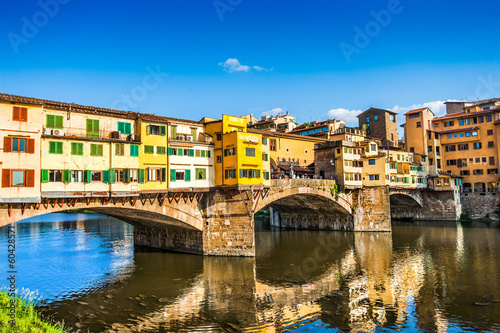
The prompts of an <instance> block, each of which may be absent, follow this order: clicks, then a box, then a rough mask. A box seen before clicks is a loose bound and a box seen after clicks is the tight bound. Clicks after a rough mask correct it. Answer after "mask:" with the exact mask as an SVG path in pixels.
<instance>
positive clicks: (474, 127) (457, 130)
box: [435, 126, 479, 134]
mask: <svg viewBox="0 0 500 333" xmlns="http://www.w3.org/2000/svg"><path fill="white" fill-rule="evenodd" d="M478 129H479V126H473V127H464V128H455V129H451V130H447V131H440V132H439V131H435V132H436V133H439V134H447V133H456V132H465V131H473V130H478Z"/></svg>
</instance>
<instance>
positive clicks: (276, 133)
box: [247, 128, 326, 142]
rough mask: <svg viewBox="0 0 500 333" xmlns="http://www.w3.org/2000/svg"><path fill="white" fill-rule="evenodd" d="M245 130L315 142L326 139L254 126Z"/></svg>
mask: <svg viewBox="0 0 500 333" xmlns="http://www.w3.org/2000/svg"><path fill="white" fill-rule="evenodd" d="M247 132H248V133H255V134H263V135H267V136H275V137H285V138H290V139H302V140H305V141H317V142H324V141H326V139H321V138H313V137H311V136H306V135H298V134H290V133H283V132H271V131H265V130H259V129H255V128H248V129H247Z"/></svg>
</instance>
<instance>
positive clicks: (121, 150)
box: [115, 143, 125, 156]
mask: <svg viewBox="0 0 500 333" xmlns="http://www.w3.org/2000/svg"><path fill="white" fill-rule="evenodd" d="M115 155H116V156H125V144H123V143H115Z"/></svg>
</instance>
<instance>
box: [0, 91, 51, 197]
mask: <svg viewBox="0 0 500 333" xmlns="http://www.w3.org/2000/svg"><path fill="white" fill-rule="evenodd" d="M42 107H43V103H41V102H40V101H39V100H36V99H33V98H26V97H21V96H14V95H7V94H0V145H2V146H1V149H0V170H1V171H0V172H1V177H2V186H1V187H0V202H26V203H38V202H40V181H39V179H40V134H41V128H42V126H41V120H42V116H41V115H42Z"/></svg>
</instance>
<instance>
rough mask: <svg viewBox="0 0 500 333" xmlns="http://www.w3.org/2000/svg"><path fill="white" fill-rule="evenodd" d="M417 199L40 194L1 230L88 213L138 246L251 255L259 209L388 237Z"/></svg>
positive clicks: (309, 225) (284, 190) (286, 187)
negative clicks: (107, 220)
mask: <svg viewBox="0 0 500 333" xmlns="http://www.w3.org/2000/svg"><path fill="white" fill-rule="evenodd" d="M391 191H392V192H393V195H391ZM423 193H424V192H422V191H420V190H398V189H389V188H388V187H387V186H381V187H364V188H360V189H352V190H345V191H343V192H338V191H336V186H335V182H334V181H330V180H312V179H286V180H285V179H284V180H273V181H272V186H271V187H269V188H263V187H239V188H237V187H227V188H222V187H220V188H216V189H212V190H208V191H206V190H204V191H197V189H193V190H192V191H186V190H184V191H182V190H178V189H176V190H171V191H164V192H147V191H143V192H141V193H135V194H132V195H130V196H128V197H113V196H112V193H109V194H108V195H107V196H104V195H103V193H99V194H98V196H96V197H93V196H92V193H84V194H83V195H81V196H80V197H72V196H69V194H68V196H67V197H65V196H64V194H63V195H60V194H59V196H58V197H57V198H55V197H50V194H48V193H46V194H44V193H42V198H41V201H40V203H37V204H32V203H20V202H13V203H3V204H0V226H2V225H7V224H10V223H15V222H17V221H19V220H22V219H26V218H29V217H34V216H38V215H42V214H47V213H53V212H61V211H66V210H69V209H87V210H91V211H95V212H97V213H102V214H106V215H109V216H113V217H116V218H118V219H121V220H123V221H125V222H128V223H130V224H132V225H133V226H134V243H135V245H137V246H146V247H153V248H158V249H165V250H174V251H180V252H187V253H196V254H205V255H222V256H254V255H255V239H254V237H255V232H254V219H253V216H254V214H255V213H256V212H258V211H260V210H262V209H267V208H272V211H273V220H274V223H275V224H277V225H279V226H280V227H283V228H297V229H318V230H350V231H391V204H394V206H395V207H397V209H398V214H400V215H403V216H406V215H408V214H413V215H418V214H420V215H421V216H424V217H425V214H424V213H422V211H423V209H422V207H423V206H425V203H426V196H425V195H424V194H423ZM390 196H391V199H389V197H390ZM392 197H394V198H395V200H392ZM450 198H451V203H450V202H444V203H443V204H442V205H441V206H436V212H433V211H432V210H431V211H430V215H432V216H434V218H435V217H436V216H435V214H436V213H438V212H439V210H443V208H445V209H444V211H446V212H447V213H449V214H450V215H453V213H455V215H457V213H456V212H454V211H453V207H451V208H447V207H448V206H450V205H451V206H453V205H456V199H455V198H456V197H454V196H451V197H450ZM450 198H448V199H450ZM432 199H433V201H436V200H434V199H435V198H432ZM393 201H394V202H393ZM437 201H439V200H437ZM401 203H402V204H401ZM408 212H409V213H408ZM405 214H406V215H405ZM458 215H459V214H458Z"/></svg>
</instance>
